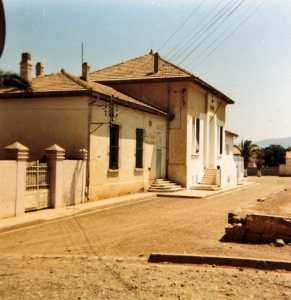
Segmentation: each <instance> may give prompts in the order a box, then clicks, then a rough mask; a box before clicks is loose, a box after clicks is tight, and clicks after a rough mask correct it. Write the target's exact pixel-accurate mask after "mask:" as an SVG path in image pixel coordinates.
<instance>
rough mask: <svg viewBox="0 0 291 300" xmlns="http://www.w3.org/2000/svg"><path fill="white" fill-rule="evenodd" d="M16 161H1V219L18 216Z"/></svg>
mask: <svg viewBox="0 0 291 300" xmlns="http://www.w3.org/2000/svg"><path fill="white" fill-rule="evenodd" d="M16 176H17V161H16V160H0V219H2V218H8V217H13V216H15V214H16V190H17V186H16Z"/></svg>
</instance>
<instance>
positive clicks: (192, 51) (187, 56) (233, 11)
mask: <svg viewBox="0 0 291 300" xmlns="http://www.w3.org/2000/svg"><path fill="white" fill-rule="evenodd" d="M244 2H245V0H240V2H239V3H238V4H237V5H236V6H235V7H234V8H232V9H231V11H230V12H229V13H228V14H227V15H226V16H225V17H224V18H223V19H222V22H221V23H220V25H221V24H223V23H224V22H225V21H226V20H227V19H228V18H230V17H231V16H232V15H233V14H234V13H235V12H236V11H237V10H238V9H239V8H240V6H241V5H242V4H243V3H244ZM217 28H218V27H215V28H214V29H213V30H212V31H211V32H210V34H208V35H207V36H205V37H204V39H202V40H201V41H200V43H198V44H197V45H196V46H195V47H194V48H193V49H192V50H191V51H190V52H189V53H188V54H187V55H186V56H185V57H184V58H183V59H182V60H181V61H180V62H179V64H182V63H183V62H184V61H185V60H187V59H188V58H189V57H190V56H191V55H192V54H193V53H194V52H195V51H196V50H197V49H198V48H199V47H200V46H201V45H202V44H203V43H204V41H206V40H207V39H208V38H209V36H210V35H211V34H212V33H213V32H215V31H216V29H217Z"/></svg>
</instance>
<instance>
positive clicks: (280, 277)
mask: <svg viewBox="0 0 291 300" xmlns="http://www.w3.org/2000/svg"><path fill="white" fill-rule="evenodd" d="M0 278H1V280H0V299H7V300H15V299H24V300H26V299H27V300H33V299H70V300H71V299H80V300H81V299H82V300H83V299H88V300H89V299H118V300H120V299H126V300H131V299H134V300H137V299H138V300H139V299H153V300H154V299H180V300H181V299H185V300H186V299H187V300H188V299H189V300H190V299H193V300H194V299H195V300H199V299H208V300H209V299H291V273H283V272H281V273H279V272H265V271H256V270H251V269H244V270H243V269H241V270H240V269H237V268H218V267H215V268H214V267H210V268H209V267H203V266H195V267H194V266H177V265H153V264H147V263H146V262H144V261H142V260H137V259H135V260H134V259H132V260H130V259H120V258H117V259H114V258H103V259H100V258H93V257H91V258H87V257H84V258H74V257H72V258H64V257H57V258H31V257H26V258H24V259H21V258H3V257H2V258H1V259H0Z"/></svg>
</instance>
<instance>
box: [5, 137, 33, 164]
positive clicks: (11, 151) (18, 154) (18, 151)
mask: <svg viewBox="0 0 291 300" xmlns="http://www.w3.org/2000/svg"><path fill="white" fill-rule="evenodd" d="M4 149H5V151H6V155H7V158H8V159H15V160H28V157H29V148H27V147H26V146H24V145H23V144H21V143H20V142H17V141H16V142H15V143H12V144H10V145H8V146H6V147H4Z"/></svg>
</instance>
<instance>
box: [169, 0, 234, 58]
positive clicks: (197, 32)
mask: <svg viewBox="0 0 291 300" xmlns="http://www.w3.org/2000/svg"><path fill="white" fill-rule="evenodd" d="M223 1H224V0H221V1H219V2H218V3H217V4H216V6H215V7H214V11H215V10H216V9H217V8H218V7H219V6H220V5H221V4H222V3H223ZM231 2H232V0H230V1H228V2H227V3H226V4H225V5H224V6H223V7H222V8H220V9H219V10H218V11H217V12H216V13H215V15H214V16H212V17H210V18H208V17H209V16H211V14H212V13H210V14H208V15H207V16H206V19H207V21H206V22H204V23H203V24H202V27H200V28H199V27H198V29H197V30H195V31H194V32H193V33H192V34H191V35H190V38H188V39H187V40H185V41H184V42H183V43H182V45H181V46H180V48H178V49H172V51H175V50H176V51H175V52H174V53H173V54H171V55H170V52H171V51H170V52H169V53H168V55H167V56H169V59H174V58H176V57H177V56H180V55H181V54H182V53H183V51H184V50H185V49H186V48H187V47H188V44H191V43H192V41H194V39H195V38H197V36H198V37H199V36H201V35H202V34H203V32H204V31H205V30H206V29H205V27H204V26H206V28H208V27H209V26H211V24H212V23H213V22H214V21H215V20H216V19H217V18H219V17H220V16H221V14H223V13H224V10H225V9H226V8H227V6H228V5H229V4H231Z"/></svg>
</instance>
